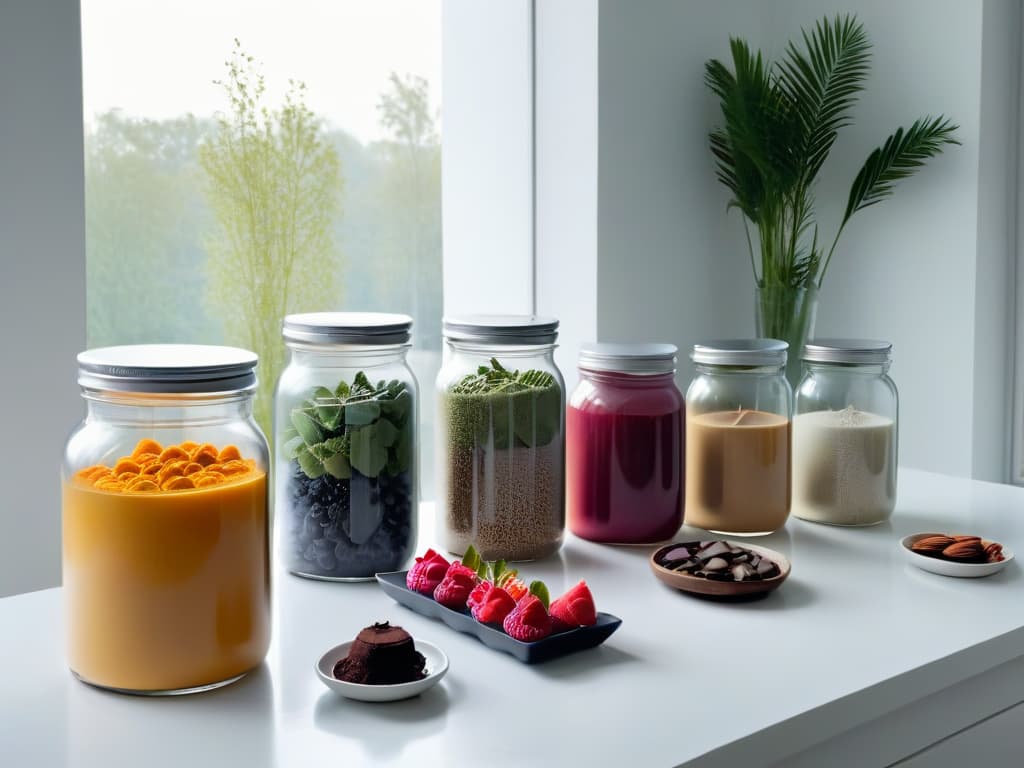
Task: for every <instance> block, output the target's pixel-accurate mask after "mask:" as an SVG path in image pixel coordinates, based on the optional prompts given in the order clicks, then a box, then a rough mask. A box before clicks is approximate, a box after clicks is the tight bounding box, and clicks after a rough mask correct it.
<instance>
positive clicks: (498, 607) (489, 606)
mask: <svg viewBox="0 0 1024 768" xmlns="http://www.w3.org/2000/svg"><path fill="white" fill-rule="evenodd" d="M484 583H486V582H484ZM475 591H476V590H474V592H475ZM515 607H516V601H515V600H513V599H512V597H511V595H509V593H508V592H506V591H505V590H504V589H502V588H501V587H492V588H491V589H488V590H486V591H485V593H484V597H483V600H482V601H481V602H480V603H477V604H476V605H474V606H472V608H471V612H472V614H473V618H474V619H476V620H477V621H479V622H480V623H481V624H501V623H502V622H503V621H504V620H505V617H506V616H508V615H509V614H510V613H511V612H512V611H513V610H515Z"/></svg>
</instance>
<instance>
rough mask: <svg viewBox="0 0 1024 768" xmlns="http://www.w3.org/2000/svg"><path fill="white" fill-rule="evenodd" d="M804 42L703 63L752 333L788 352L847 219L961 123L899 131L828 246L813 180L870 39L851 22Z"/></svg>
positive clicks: (867, 167)
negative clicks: (778, 51)
mask: <svg viewBox="0 0 1024 768" xmlns="http://www.w3.org/2000/svg"><path fill="white" fill-rule="evenodd" d="M801 34H802V37H803V44H804V46H803V49H801V48H798V47H797V46H796V45H795V44H794V43H793V42H790V43H789V44H788V46H787V47H786V50H785V55H784V57H783V59H782V60H781V61H779V62H777V63H775V64H774V65H773V64H771V63H770V62H768V61H767V60H765V59H764V58H763V57H762V56H761V53H760V52H754V51H751V49H750V47H749V46H748V45H747V43H745V42H744V41H743V40H740V39H736V38H733V39H731V40H730V49H731V53H732V61H733V71H730V70H729V69H728V67H726V65H725V64H723V63H722V62H720V61H718V60H717V59H712V60H710V61H708V62H707V63H706V64H705V82H706V84H707V86H708V88H709V89H710V90H711V91H712V92H714V94H715V95H716V96H717V97H718V98H719V100H720V102H721V108H722V117H723V118H724V125H723V126H722V127H720V128H716V129H715V130H713V131H712V132H711V134H710V141H711V151H712V153H713V154H714V156H715V160H716V166H717V176H718V179H719V181H721V182H722V183H723V184H724V185H725V186H726V187H728V189H729V191H730V192H731V193H732V197H731V199H730V201H729V205H728V208H729V209H732V208H738V209H739V210H740V211H741V213H742V214H743V217H744V218H743V225H744V229H745V231H746V235H747V246H748V249H749V252H750V261H751V266H752V268H753V270H754V278H755V280H756V283H757V287H758V289H759V296H760V306H759V307H758V311H759V315H758V319H759V326H762V327H759V328H758V331H759V332H760V333H761V334H762V335H765V336H773V337H775V338H783V339H787V340H790V343H791V346H795V345H794V341H798V343H799V344H800V345H802V343H803V337H802V336H799V338H798V339H795V338H794V329H793V328H792V327H791V326H792V325H794V324H797V325H799V324H800V323H801V322H803V323H804V324H805V326H806V322H807V320H808V318H806V317H801V316H800V315H801V313H806V312H808V311H810V312H813V302H812V303H811V304H810V305H805V306H804V307H803V308H801V307H800V306H798V305H799V304H800V301H799V298H798V296H797V292H799V291H800V290H801V289H806V290H809V291H812V292H814V291H816V290H817V289H819V288H820V287H821V285H822V281H823V280H824V278H825V273H826V272H827V271H828V266H829V263H830V262H831V260H832V256H833V254H834V253H835V250H836V245H837V244H838V242H839V237H840V235H842V233H843V230H844V229H845V228H846V225H847V223H849V221H850V219H851V217H852V216H853V215H854V214H855V213H856V212H857V211H860V210H863V209H864V208H868V207H869V206H872V205H875V204H876V203H879V202H881V201H882V200H884V199H886V198H887V197H889V196H890V195H891V194H892V193H893V190H894V186H895V184H896V182H898V181H900V180H901V179H904V178H907V177H908V176H910V175H912V174H913V173H914V172H915V171H916V170H917V169H918V168H920V167H922V166H923V165H924V164H925V162H926V161H927V160H928V159H930V158H932V157H934V156H936V155H938V154H940V153H941V152H942V149H943V147H944V146H945V145H946V144H959V142H958V141H957V140H956V139H955V138H954V135H953V134H954V131H956V129H957V127H958V126H956V125H953V124H952V123H951V122H950V121H949V120H948V119H946V118H944V117H943V116H941V115H940V116H939V117H934V118H933V117H924V118H921V119H919V120H916V121H915V122H914V123H913V124H912V125H911V126H910V128H907V129H904V128H898V129H897V130H896V131H895V132H894V133H893V134H892V135H891V136H889V138H887V139H886V140H885V142H884V143H883V144H882V146H880V147H878V148H877V149H875V150H874V151H872V152H871V154H870V155H868V158H867V160H866V161H865V163H864V166H863V167H862V168H861V169H860V172H859V173H858V174H857V177H856V178H855V179H854V181H853V186H852V187H851V188H850V195H849V198H848V200H847V203H846V209H845V212H844V214H843V217H842V220H841V221H840V223H839V227H838V228H837V230H836V233H835V236H834V237H833V238H832V241H831V245H828V246H827V247H826V243H827V240H826V241H824V242H823V241H822V240H821V239H820V238H819V231H818V223H817V221H816V220H815V214H814V187H815V182H816V180H817V178H818V174H819V172H820V171H821V168H822V166H823V165H824V163H825V160H826V159H827V158H828V155H829V152H830V151H831V150H832V145H833V144H834V143H835V140H836V137H837V136H838V133H839V130H840V129H841V128H843V127H845V126H847V125H850V123H851V122H852V118H851V117H850V111H851V108H852V107H853V106H854V104H856V102H857V99H858V97H859V95H860V93H861V91H863V90H864V82H865V80H866V79H867V76H868V73H869V70H870V49H871V43H870V42H869V40H868V37H867V34H866V33H865V32H864V27H863V25H862V24H861V23H860V22H859V21H857V20H856V18H855V17H853V16H843V17H840V16H837V17H836V18H835V19H833V20H829V19H827V18H826V19H823V20H821V21H819V22H818V23H817V24H816V25H815V27H814V29H813V30H812V31H811V32H810V33H808V32H807V31H806V30H801ZM751 224H753V225H754V228H755V229H756V236H757V246H758V247H757V250H756V253H758V254H759V255H760V269H759V268H758V265H757V259H756V256H755V247H754V239H753V238H752V237H751V231H750V230H751V227H750V225H751ZM808 307H809V308H808ZM796 331H797V335H799V328H797V329H796ZM804 331H805V332H806V327H804ZM796 348H799V347H796Z"/></svg>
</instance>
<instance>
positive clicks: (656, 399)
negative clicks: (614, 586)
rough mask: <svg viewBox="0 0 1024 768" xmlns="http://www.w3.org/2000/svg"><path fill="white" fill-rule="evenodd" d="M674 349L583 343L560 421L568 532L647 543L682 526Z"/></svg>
mask: <svg viewBox="0 0 1024 768" xmlns="http://www.w3.org/2000/svg"><path fill="white" fill-rule="evenodd" d="M676 352H677V350H676V347H675V346H674V345H672V344H588V345H584V347H583V348H582V350H581V351H580V357H579V372H580V381H579V384H578V385H577V387H576V389H575V391H574V392H573V393H572V397H571V398H570V399H569V407H568V409H567V410H566V416H565V429H566V438H565V462H566V470H565V471H566V499H567V501H566V509H567V513H568V520H569V529H570V530H571V531H572V532H573V533H575V534H576V535H577V536H580V537H581V538H584V539H589V540H591V541H600V542H606V543H611V544H649V543H653V542H658V541H664V540H665V539H667V538H670V537H671V536H672V535H673V534H674V533H675V532H676V531H678V530H679V526H680V525H682V522H683V396H682V394H681V393H680V392H679V390H678V389H677V388H676V384H675V378H674V375H675V370H676V366H675V362H676Z"/></svg>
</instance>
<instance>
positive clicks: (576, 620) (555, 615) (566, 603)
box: [551, 581, 597, 628]
mask: <svg viewBox="0 0 1024 768" xmlns="http://www.w3.org/2000/svg"><path fill="white" fill-rule="evenodd" d="M551 618H552V619H554V620H555V623H556V625H558V626H559V627H562V626H564V627H569V628H572V627H589V626H592V625H593V624H595V623H597V609H596V608H595V607H594V596H593V595H591V594H590V588H589V587H588V586H587V582H585V581H581V582H580V583H579V584H577V585H576V586H575V587H573V588H572V589H570V590H569V591H568V592H566V593H565V594H564V595H562V596H561V597H560V598H558V599H557V600H555V601H554V602H553V603H551Z"/></svg>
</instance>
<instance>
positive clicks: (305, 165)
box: [85, 44, 442, 435]
mask: <svg viewBox="0 0 1024 768" xmlns="http://www.w3.org/2000/svg"><path fill="white" fill-rule="evenodd" d="M227 67H228V71H227V76H226V78H225V79H224V80H223V81H222V82H221V83H220V85H221V87H222V88H223V89H224V92H225V95H226V97H227V104H228V106H229V109H228V110H227V112H226V113H225V114H224V115H222V116H220V117H219V118H218V119H216V120H212V119H200V118H196V117H193V116H186V117H182V118H177V119H173V120H144V119H135V118H129V117H127V116H125V115H124V114H122V113H121V112H118V111H112V112H108V113H105V114H102V115H100V116H98V117H97V118H96V119H95V121H94V122H93V123H92V124H91V125H90V126H89V127H88V130H87V131H86V141H85V144H86V228H87V233H86V234H87V256H88V301H89V303H88V329H87V330H88V338H89V345H90V346H100V345H105V344H127V343H153V342H167V341H177V342H193V343H212V344H217V343H230V344H237V345H240V346H244V347H247V348H249V349H253V350H255V351H256V352H257V353H259V355H260V370H259V373H260V382H261V384H260V390H261V391H260V399H259V401H258V406H257V414H258V418H259V421H260V424H261V426H263V428H264V429H265V430H266V429H268V427H269V426H270V418H269V415H270V400H271V395H272V392H273V387H274V384H275V383H276V379H277V376H278V374H279V372H280V368H281V366H282V364H283V361H284V359H285V347H284V344H283V342H282V340H281V335H280V324H281V317H282V316H283V315H284V314H286V313H288V312H298V311H317V310H342V309H345V310H377V311H389V312H405V313H408V314H410V315H412V317H413V318H414V321H415V325H414V334H415V336H414V338H415V344H416V347H417V348H418V349H421V350H424V349H432V350H439V349H440V346H441V342H440V325H441V312H442V305H441V298H442V294H441V290H442V286H441V143H440V136H439V135H438V127H437V119H436V116H435V115H433V114H431V111H430V107H429V104H430V94H429V86H428V83H427V82H426V81H425V80H423V79H422V78H417V77H398V76H397V75H392V77H391V78H390V79H389V82H388V87H387V88H386V90H385V92H384V93H383V94H382V95H381V97H380V100H379V104H378V119H379V120H380V124H381V126H382V128H384V129H385V131H386V134H387V138H386V139H385V140H383V141H378V142H373V143H371V144H369V145H364V144H362V143H360V142H359V141H358V140H356V139H355V138H354V137H352V136H351V135H350V134H348V133H346V132H345V131H344V130H342V129H341V128H337V127H328V126H326V125H324V123H323V122H322V121H321V120H320V119H318V118H317V116H316V115H314V114H313V113H311V112H310V110H309V109H308V108H307V107H306V104H305V89H304V87H303V86H302V85H301V84H299V83H294V84H292V88H291V90H290V93H289V94H288V95H287V96H286V97H285V100H284V103H283V105H282V106H281V107H280V108H279V109H272V108H271V107H269V106H268V105H266V104H264V103H263V101H264V99H263V97H264V80H263V75H262V74H261V73H260V72H259V71H258V69H257V68H256V67H255V65H254V62H253V60H252V58H251V57H249V56H247V55H245V54H244V52H243V51H242V49H241V47H240V46H238V45H237V44H236V47H235V50H234V53H233V56H232V58H231V59H230V60H229V62H228V63H227ZM424 383H427V384H428V385H429V383H428V382H424ZM429 402H430V399H429V398H427V400H426V401H425V404H429ZM423 415H424V416H425V417H428V418H429V414H427V413H425V414H423ZM268 435H269V431H268Z"/></svg>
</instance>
